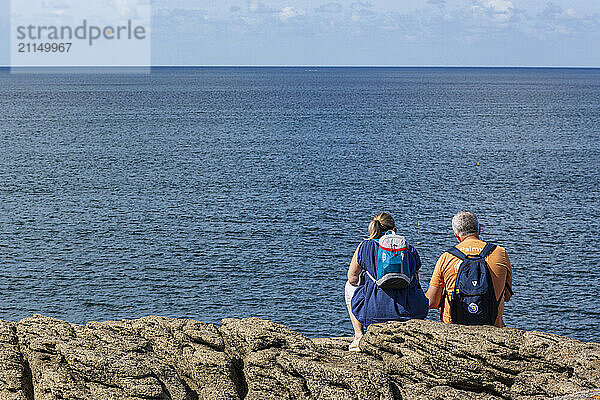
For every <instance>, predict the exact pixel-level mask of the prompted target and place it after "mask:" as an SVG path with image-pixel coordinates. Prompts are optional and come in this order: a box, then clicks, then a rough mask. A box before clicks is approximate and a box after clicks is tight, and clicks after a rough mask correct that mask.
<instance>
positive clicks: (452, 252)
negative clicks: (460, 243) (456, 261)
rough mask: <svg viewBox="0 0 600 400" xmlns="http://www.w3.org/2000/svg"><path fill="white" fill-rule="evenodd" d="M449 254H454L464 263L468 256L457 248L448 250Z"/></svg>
mask: <svg viewBox="0 0 600 400" xmlns="http://www.w3.org/2000/svg"><path fill="white" fill-rule="evenodd" d="M446 251H447V252H448V253H450V254H452V255H453V256H454V257H458V258H460V260H461V261H464V260H465V259H466V258H467V256H466V255H465V253H463V252H462V251H460V250H459V249H457V248H456V247H450V248H449V249H448V250H446Z"/></svg>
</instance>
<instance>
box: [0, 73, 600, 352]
mask: <svg viewBox="0 0 600 400" xmlns="http://www.w3.org/2000/svg"><path fill="white" fill-rule="evenodd" d="M0 121H1V124H0V127H1V129H0V265H1V268H0V289H1V290H0V293H1V294H2V296H1V297H0V318H2V319H8V320H18V319H20V318H23V317H26V316H30V315H32V314H34V313H40V314H45V315H49V316H53V317H57V318H62V319H66V320H69V321H71V322H76V323H85V322H87V321H92V320H111V319H122V318H136V317H140V316H144V315H149V314H152V315H163V316H169V317H185V318H193V319H197V320H201V321H205V322H210V323H217V324H218V323H220V320H221V319H222V318H225V317H249V316H257V317H262V318H268V319H272V320H274V321H276V322H279V323H283V324H286V325H288V326H290V327H291V328H293V329H296V330H298V331H300V332H302V333H304V334H306V335H308V336H310V337H322V336H339V335H346V336H348V335H350V334H351V332H352V328H351V325H350V323H349V320H348V316H347V311H346V308H345V305H344V300H343V287H344V283H345V280H346V270H347V267H348V264H349V262H350V258H351V256H352V253H353V251H354V249H355V248H356V246H357V245H358V243H359V242H360V240H361V239H362V238H363V237H365V236H366V235H367V226H368V223H369V221H370V219H371V217H372V216H373V215H374V214H376V213H377V212H379V211H382V210H387V211H389V212H391V213H392V214H393V215H394V217H395V218H396V221H397V226H398V228H399V230H400V232H402V233H404V234H405V235H406V236H407V238H408V239H409V241H411V242H412V243H413V244H416V243H417V242H421V244H420V245H417V246H416V247H417V249H418V251H419V253H420V255H421V259H422V263H423V266H422V269H421V274H420V276H421V280H422V284H423V287H424V289H426V287H427V285H428V282H429V278H430V277H431V273H432V271H433V267H434V265H435V262H436V260H437V258H438V257H439V256H440V255H441V253H442V252H443V251H444V250H445V249H447V248H448V247H450V246H452V245H453V244H454V237H453V235H452V229H451V225H450V219H451V217H452V215H453V214H454V213H455V212H457V211H459V210H461V209H469V210H473V211H474V212H475V213H477V215H478V216H479V218H480V222H481V224H482V227H483V228H482V230H483V238H484V239H485V240H488V241H492V242H495V243H498V244H500V245H502V246H504V247H505V248H506V249H507V251H508V254H509V256H510V259H511V261H512V263H513V268H514V292H515V296H514V298H513V300H512V301H511V302H510V303H508V304H507V306H506V311H505V321H506V323H507V325H509V326H511V327H516V328H520V329H529V330H542V331H548V332H553V333H557V334H561V335H567V336H571V337H575V338H579V339H582V340H586V341H597V342H600V310H599V308H598V307H599V306H600V301H599V299H600V246H599V239H600V168H599V167H600V146H599V140H600V70H598V69H510V68H506V69H494V68H462V69H461V68H158V69H153V70H152V73H151V74H146V75H144V74H102V73H96V74H86V73H78V74H49V73H40V74H27V73H18V74H10V73H9V71H7V70H2V71H0ZM429 318H430V319H434V320H437V319H439V313H436V312H432V313H431V314H430V317H429Z"/></svg>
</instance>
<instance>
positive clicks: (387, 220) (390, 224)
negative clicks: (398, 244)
mask: <svg viewBox="0 0 600 400" xmlns="http://www.w3.org/2000/svg"><path fill="white" fill-rule="evenodd" d="M395 227H396V224H395V222H394V218H393V217H392V215H391V214H389V213H386V212H381V213H379V214H377V215H376V216H374V217H373V219H372V220H371V223H370V224H369V239H379V238H380V237H381V236H382V235H383V234H384V233H386V232H387V231H390V230H392V229H394V228H395Z"/></svg>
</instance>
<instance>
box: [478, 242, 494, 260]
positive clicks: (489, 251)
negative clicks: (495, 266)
mask: <svg viewBox="0 0 600 400" xmlns="http://www.w3.org/2000/svg"><path fill="white" fill-rule="evenodd" d="M495 249H496V245H495V244H491V243H488V244H486V245H485V247H484V248H483V250H481V253H479V257H481V258H486V257H487V256H489V255H490V254H492V251H494V250H495Z"/></svg>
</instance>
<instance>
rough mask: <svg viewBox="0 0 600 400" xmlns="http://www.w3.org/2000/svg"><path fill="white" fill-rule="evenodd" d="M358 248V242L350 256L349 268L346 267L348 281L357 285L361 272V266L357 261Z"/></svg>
mask: <svg viewBox="0 0 600 400" xmlns="http://www.w3.org/2000/svg"><path fill="white" fill-rule="evenodd" d="M359 249H360V244H359V245H358V247H357V248H356V251H355V252H354V255H353V256H352V261H350V268H349V269H348V282H350V284H351V285H354V286H356V285H358V283H359V282H360V274H361V273H362V267H361V266H360V264H359V263H358V250H359Z"/></svg>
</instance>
